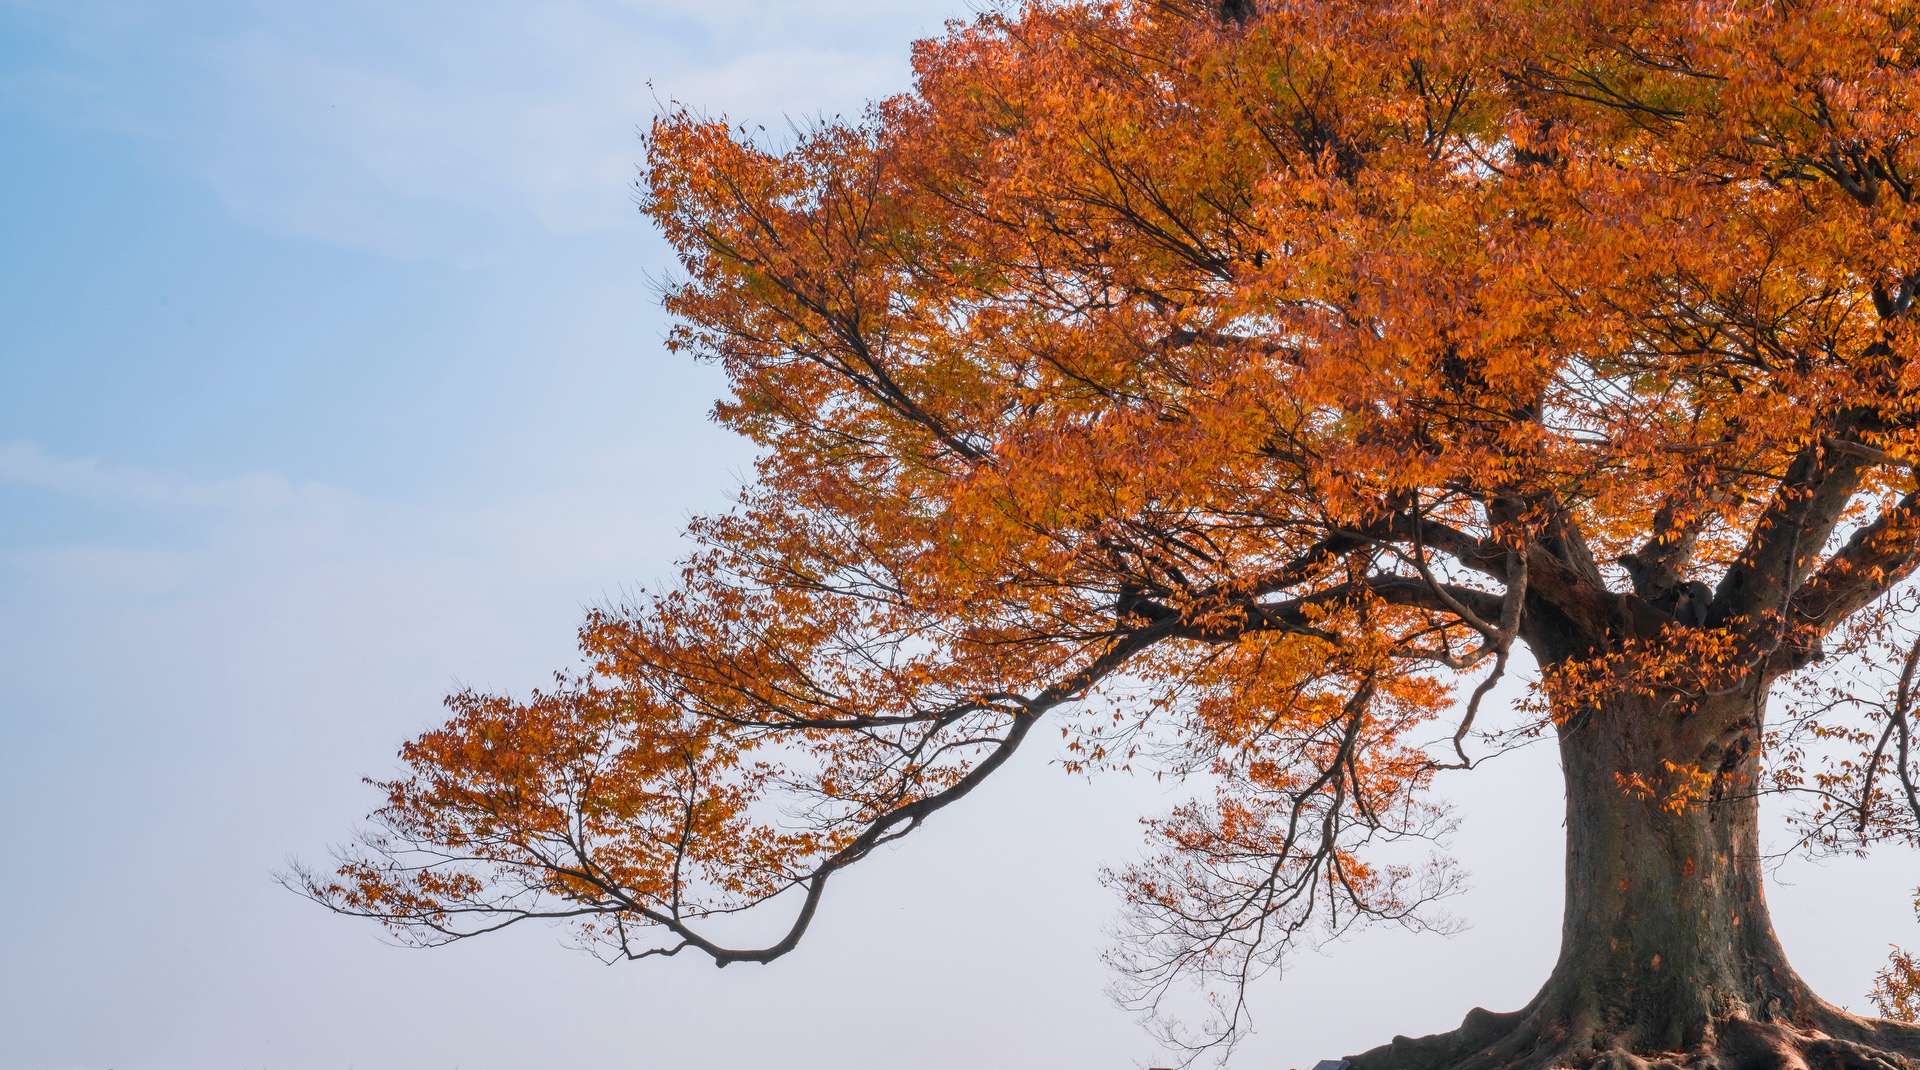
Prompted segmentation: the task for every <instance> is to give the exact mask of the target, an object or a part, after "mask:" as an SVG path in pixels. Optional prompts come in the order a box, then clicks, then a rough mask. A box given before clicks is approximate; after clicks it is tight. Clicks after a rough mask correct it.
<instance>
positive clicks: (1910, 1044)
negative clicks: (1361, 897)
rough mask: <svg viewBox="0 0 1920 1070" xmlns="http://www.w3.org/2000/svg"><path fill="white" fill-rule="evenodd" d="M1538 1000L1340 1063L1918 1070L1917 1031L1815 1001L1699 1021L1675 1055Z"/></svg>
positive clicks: (1483, 1068) (1420, 1068) (1402, 1067)
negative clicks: (1784, 1013) (1784, 1011)
mask: <svg viewBox="0 0 1920 1070" xmlns="http://www.w3.org/2000/svg"><path fill="white" fill-rule="evenodd" d="M1542 1003H1543V1001H1542V1000H1541V999H1535V1001H1534V1004H1532V1005H1529V1006H1528V1007H1526V1008H1523V1009H1521V1010H1518V1011H1513V1012H1511V1013H1507V1014H1496V1013H1493V1012H1491V1011H1487V1010H1482V1009H1480V1008H1478V1007H1476V1008H1474V1009H1473V1010H1471V1011H1468V1012H1467V1017H1466V1020H1465V1021H1463V1022H1461V1023H1460V1028H1458V1029H1455V1030H1452V1031H1450V1032H1446V1033H1435V1034H1433V1035H1431V1036H1424V1037H1405V1036H1400V1037H1394V1038H1393V1040H1392V1042H1391V1043H1388V1044H1383V1045H1381V1046H1380V1047H1377V1048H1374V1049H1373V1050H1371V1051H1368V1052H1365V1053H1363V1054H1360V1055H1354V1056H1349V1057H1348V1058H1349V1061H1350V1062H1351V1063H1352V1064H1353V1067H1352V1070H1560V1068H1565V1070H1920V1027H1917V1026H1913V1025H1908V1024H1905V1023H1902V1022H1891V1021H1884V1020H1881V1019H1872V1018H1860V1017H1857V1016H1855V1015H1852V1014H1848V1013H1847V1012H1845V1011H1843V1010H1840V1009H1839V1008H1837V1007H1833V1006H1831V1005H1829V1004H1825V1003H1820V1002H1818V1001H1815V1003H1814V1004H1813V1005H1811V1006H1803V1007H1802V1008H1801V1012H1800V1013H1798V1014H1796V1015H1795V1016H1794V1020H1793V1021H1786V1020H1776V1021H1760V1020H1755V1019H1752V1018H1748V1017H1744V1016H1742V1015H1739V1014H1735V1015H1730V1016H1727V1017H1722V1018H1718V1019H1716V1020H1714V1021H1712V1022H1710V1023H1703V1024H1702V1025H1701V1026H1700V1027H1699V1028H1698V1029H1697V1030H1695V1032H1697V1033H1698V1034H1699V1036H1700V1039H1699V1040H1698V1041H1697V1042H1695V1043H1692V1044H1689V1045H1687V1046H1685V1047H1683V1048H1680V1049H1677V1050H1662V1049H1660V1048H1657V1047H1652V1046H1648V1045H1643V1044H1641V1043H1638V1042H1636V1039H1635V1038H1634V1036H1633V1035H1632V1031H1631V1030H1627V1031H1624V1032H1620V1031H1614V1030H1609V1029H1606V1028H1604V1027H1602V1026H1600V1025H1599V1024H1598V1017H1599V1016H1595V1015H1588V1014H1578V1013H1576V1014H1567V1013H1565V1011H1564V1008H1561V1007H1555V1008H1554V1009H1553V1012H1551V1013H1549V1012H1547V1011H1546V1010H1545V1008H1543V1007H1542V1006H1541V1004H1542Z"/></svg>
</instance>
